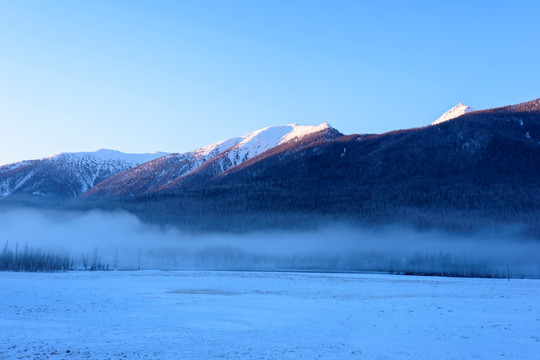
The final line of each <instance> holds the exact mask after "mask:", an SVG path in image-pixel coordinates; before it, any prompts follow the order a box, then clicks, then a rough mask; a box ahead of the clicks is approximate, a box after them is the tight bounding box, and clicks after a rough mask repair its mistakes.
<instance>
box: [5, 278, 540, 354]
mask: <svg viewBox="0 0 540 360" xmlns="http://www.w3.org/2000/svg"><path fill="white" fill-rule="evenodd" d="M0 279H1V281H0V291H1V293H2V297H1V298H0V314H1V316H0V332H1V334H2V336H1V337H0V359H45V358H49V359H124V358H126V359H217V358H224V359H299V358H303V359H316V358H322V359H352V358H358V359H429V360H431V359H489V360H493V359H538V354H540V331H539V330H540V281H539V280H514V279H512V280H511V281H507V280H505V279H463V278H438V277H417V276H408V277H407V276H392V275H377V274H322V273H279V272H278V273H273V272H268V273H263V272H204V271H197V272H194V271H191V272H190V271H185V272H159V271H140V272H68V273H5V272H4V273H0Z"/></svg>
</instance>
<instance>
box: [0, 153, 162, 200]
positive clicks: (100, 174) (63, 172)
mask: <svg viewBox="0 0 540 360" xmlns="http://www.w3.org/2000/svg"><path fill="white" fill-rule="evenodd" d="M165 155H167V154H166V153H161V152H158V153H153V154H126V153H122V152H120V151H115V150H107V149H101V150H98V151H96V152H77V153H61V154H58V155H55V156H52V157H49V158H45V159H41V160H29V161H21V162H18V163H14V164H8V165H4V166H0V199H1V198H6V197H9V196H20V197H27V198H28V197H34V198H48V199H70V198H75V197H77V196H79V195H80V194H82V193H83V192H85V191H87V190H88V189H90V188H92V187H93V186H94V185H96V184H97V183H99V182H101V181H103V180H105V179H107V178H109V177H111V176H113V175H116V174H118V173H120V172H122V171H125V170H128V169H130V168H132V167H134V166H137V165H140V164H142V163H145V162H148V161H150V160H154V159H156V158H159V157H162V156H165Z"/></svg>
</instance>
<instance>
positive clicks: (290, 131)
mask: <svg viewBox="0 0 540 360" xmlns="http://www.w3.org/2000/svg"><path fill="white" fill-rule="evenodd" d="M329 128H330V125H329V124H328V123H326V122H324V123H322V124H319V125H312V126H303V125H297V124H288V125H282V126H269V127H266V128H264V129H260V130H257V131H253V132H250V133H248V134H246V135H244V136H242V139H243V140H242V141H240V142H239V143H238V144H237V145H235V146H234V147H233V148H232V149H230V150H229V151H228V152H227V156H228V157H229V160H230V161H231V163H232V165H233V166H234V165H238V164H240V163H242V162H244V161H246V160H249V159H251V158H253V157H255V156H257V155H260V154H262V153H263V152H265V151H268V150H270V149H272V148H274V147H276V146H278V145H280V144H284V143H286V142H289V141H292V140H295V139H301V138H303V137H306V136H309V135H311V134H314V133H317V132H319V131H322V130H326V129H329Z"/></svg>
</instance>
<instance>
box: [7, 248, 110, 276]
mask: <svg viewBox="0 0 540 360" xmlns="http://www.w3.org/2000/svg"><path fill="white" fill-rule="evenodd" d="M115 261H116V263H115V266H117V260H116V259H115ZM69 270H86V271H106V270H109V265H108V264H104V263H102V262H101V257H100V255H99V252H98V249H97V247H96V248H94V251H93V252H92V253H91V254H86V255H83V256H82V258H81V260H80V262H75V261H74V259H73V258H72V257H71V256H70V255H69V254H68V253H66V252H63V251H56V252H53V251H44V250H42V249H32V248H30V247H29V246H28V244H26V245H25V246H24V248H23V249H19V244H16V245H15V249H12V248H11V247H10V246H9V243H8V242H6V243H5V245H4V247H3V248H2V252H0V271H30V272H54V271H69Z"/></svg>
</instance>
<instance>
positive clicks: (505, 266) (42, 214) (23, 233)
mask: <svg viewBox="0 0 540 360" xmlns="http://www.w3.org/2000/svg"><path fill="white" fill-rule="evenodd" d="M0 228H1V229H2V231H1V233H0V240H1V245H2V246H5V245H6V243H7V244H8V246H9V247H10V248H12V249H13V248H18V249H22V248H23V247H24V246H26V244H27V245H28V246H29V247H30V248H32V249H41V250H44V251H53V252H54V251H59V252H62V253H67V254H69V255H70V257H71V258H72V259H73V261H74V263H75V264H78V263H81V259H82V258H83V257H86V258H89V257H92V256H96V255H97V256H98V258H99V261H100V263H102V264H103V265H109V267H110V268H113V267H114V268H118V269H136V268H139V267H140V268H142V269H227V270H234V269H242V270H321V271H384V272H396V273H420V274H441V275H461V276H463V275H464V276H507V275H510V276H514V277H522V276H527V277H537V276H539V275H540V264H539V263H538V261H537V258H536V254H539V253H540V241H538V240H536V239H526V238H525V237H523V236H521V235H520V234H519V229H517V228H515V229H512V228H505V229H492V230H485V231H482V232H478V233H475V234H467V235H464V234H455V233H454V234H451V233H443V232H438V231H423V232H419V231H416V230H413V229H410V228H405V227H398V226H394V227H384V228H372V229H360V228H355V227H351V226H347V225H343V224H336V225H334V226H326V227H324V228H322V229H319V230H316V231H303V232H300V231H297V232H293V231H277V230H276V231H268V232H254V233H247V234H231V233H226V234H225V233H185V232H181V231H179V230H176V229H174V228H169V229H162V228H159V227H156V226H151V225H147V224H144V223H141V222H140V221H139V220H138V219H137V218H136V217H134V216H133V215H130V214H128V213H122V212H100V211H93V212H88V213H71V212H59V211H28V210H15V211H7V212H3V213H0ZM96 249H97V251H96Z"/></svg>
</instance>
